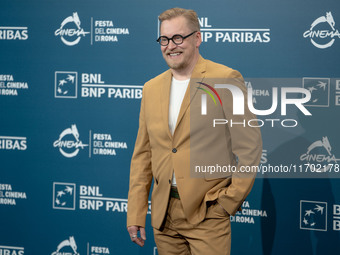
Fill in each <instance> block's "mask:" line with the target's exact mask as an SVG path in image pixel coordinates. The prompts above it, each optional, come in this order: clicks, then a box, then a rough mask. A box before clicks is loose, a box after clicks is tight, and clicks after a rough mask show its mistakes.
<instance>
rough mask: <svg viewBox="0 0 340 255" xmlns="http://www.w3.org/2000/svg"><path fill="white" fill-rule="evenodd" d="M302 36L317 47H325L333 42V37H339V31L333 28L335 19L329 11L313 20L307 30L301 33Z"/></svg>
mask: <svg viewBox="0 0 340 255" xmlns="http://www.w3.org/2000/svg"><path fill="white" fill-rule="evenodd" d="M303 37H304V38H310V42H311V43H312V44H313V45H314V46H315V47H317V48H319V49H326V48H329V47H331V46H332V45H333V44H334V41H335V38H340V33H339V31H338V30H337V29H335V21H334V18H333V15H332V13H331V12H326V16H321V17H319V18H317V19H316V20H314V21H313V23H312V25H311V26H310V28H309V30H307V31H305V32H304V33H303Z"/></svg>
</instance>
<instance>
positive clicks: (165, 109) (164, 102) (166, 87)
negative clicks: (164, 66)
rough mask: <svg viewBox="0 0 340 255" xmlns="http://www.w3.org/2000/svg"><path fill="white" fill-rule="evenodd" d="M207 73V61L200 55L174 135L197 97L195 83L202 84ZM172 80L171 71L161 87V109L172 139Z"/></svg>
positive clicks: (167, 73)
mask: <svg viewBox="0 0 340 255" xmlns="http://www.w3.org/2000/svg"><path fill="white" fill-rule="evenodd" d="M205 72H206V60H205V59H204V58H202V56H201V55H200V56H199V58H198V61H197V63H196V65H195V68H194V70H193V72H192V74H191V77H190V82H189V86H188V88H187V90H186V92H185V95H184V98H183V102H182V105H181V109H180V111H179V114H178V118H177V123H176V127H175V131H174V134H175V133H176V129H177V127H178V125H179V124H180V123H181V121H182V118H183V116H184V113H185V112H186V111H187V110H188V107H189V105H190V102H191V101H192V99H193V97H194V96H195V94H196V92H197V89H196V87H197V84H194V83H196V82H197V80H200V81H201V82H202V81H203V78H204V76H205ZM193 79H194V80H193ZM171 80H172V73H171V70H170V69H169V70H168V71H166V72H165V76H164V80H163V84H162V86H161V107H162V113H163V114H162V115H163V122H164V125H166V126H167V133H168V135H169V137H170V138H172V135H171V133H170V130H169V102H170V88H171Z"/></svg>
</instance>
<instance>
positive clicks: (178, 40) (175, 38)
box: [157, 31, 197, 46]
mask: <svg viewBox="0 0 340 255" xmlns="http://www.w3.org/2000/svg"><path fill="white" fill-rule="evenodd" d="M196 32H197V31H194V32H192V33H191V34H188V35H186V36H182V35H174V36H173V37H171V38H168V37H166V36H160V37H159V38H158V39H157V42H158V43H159V44H160V45H162V46H167V45H168V44H169V42H170V40H171V41H173V43H174V44H176V45H180V44H182V43H183V41H184V39H185V38H188V37H189V36H191V35H193V34H194V33H196Z"/></svg>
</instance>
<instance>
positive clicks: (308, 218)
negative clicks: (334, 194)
mask: <svg viewBox="0 0 340 255" xmlns="http://www.w3.org/2000/svg"><path fill="white" fill-rule="evenodd" d="M300 229H306V230H318V231H327V203H325V202H315V201H305V200H301V201H300Z"/></svg>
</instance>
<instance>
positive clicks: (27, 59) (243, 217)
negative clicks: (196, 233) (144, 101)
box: [0, 0, 340, 255]
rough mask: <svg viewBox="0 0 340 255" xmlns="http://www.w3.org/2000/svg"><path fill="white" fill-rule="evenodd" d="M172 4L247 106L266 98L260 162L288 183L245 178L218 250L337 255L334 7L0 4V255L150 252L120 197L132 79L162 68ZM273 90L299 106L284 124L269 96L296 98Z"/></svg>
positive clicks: (338, 101) (339, 157) (339, 23)
mask: <svg viewBox="0 0 340 255" xmlns="http://www.w3.org/2000/svg"><path fill="white" fill-rule="evenodd" d="M176 6H178V7H183V8H191V9H194V10H196V11H197V13H198V16H199V21H200V25H201V31H202V35H203V38H202V40H203V43H202V45H201V54H202V56H203V57H205V58H207V59H211V60H213V61H215V62H219V63H222V64H225V65H227V66H230V67H232V68H234V69H237V70H239V71H240V72H241V73H242V74H243V76H244V77H245V81H246V85H247V86H248V87H249V88H252V90H253V99H252V100H253V105H254V107H255V108H256V109H269V108H270V106H271V105H272V101H273V100H274V99H278V100H277V101H278V106H277V107H276V108H275V111H274V112H273V113H271V114H270V115H267V116H258V119H260V121H259V125H261V129H262V134H263V143H264V145H263V154H262V159H261V165H262V166H263V167H264V168H262V169H267V171H270V170H271V171H274V172H275V171H280V172H282V171H283V172H284V171H287V172H288V171H290V173H291V174H290V175H287V176H284V174H281V175H280V176H277V177H278V178H275V176H273V175H267V176H266V173H264V174H263V173H261V174H260V175H261V176H260V175H259V176H260V177H265V178H257V180H256V182H255V185H254V188H253V190H252V192H251V194H250V195H249V197H248V198H247V200H246V201H245V202H244V203H243V210H242V211H241V212H238V213H237V214H236V215H235V216H234V217H231V221H232V233H233V235H232V254H256V255H262V254H263V255H269V254H275V255H281V254H282V255H283V254H308V255H309V254H318V255H319V254H320V255H321V254H322V255H324V254H340V246H339V241H340V236H339V233H340V179H339V178H338V177H339V176H340V172H339V164H340V138H339V132H340V114H339V111H340V58H339V56H340V55H339V53H340V33H339V30H340V8H339V7H340V2H339V1H337V0H325V1H317V0H311V1H308V2H307V1H291V0H288V1H270V0H257V1H252V0H240V1H231V0H229V1H216V0H212V1H203V0H198V1H177V0H175V1H155V0H149V1H146V0H144V1H136V0H125V1H114V0H101V1H90V0H83V1H75V0H72V1H64V0H60V1H56V0H48V1H46V0H45V1H44V0H32V1H23V0H11V1H8V0H2V1H1V3H0V107H1V108H0V120H1V121H0V159H1V161H0V216H1V217H0V254H1V255H14V254H16V255H23V254H27V255H28V254H44V255H52V254H55V255H58V254H59V255H66V254H67V255H72V254H81V255H99V254H100V255H101V254H143V255H156V254H158V253H157V248H156V247H155V243H154V240H153V233H152V228H151V225H150V214H148V215H147V238H148V239H147V242H146V245H145V246H144V247H143V248H140V247H137V246H136V245H134V244H133V243H131V241H130V238H129V235H128V234H127V231H126V211H127V193H128V183H129V172H130V170H129V166H130V159H131V155H132V152H133V147H134V142H135V138H136V134H137V129H138V115H139V108H140V102H141V97H142V88H143V84H144V83H145V82H146V81H147V80H149V79H151V78H152V77H154V76H156V75H158V74H159V73H161V72H163V71H164V70H166V69H167V66H166V64H165V63H164V60H163V58H162V55H161V52H160V49H159V45H158V44H157V43H156V41H155V40H156V39H157V37H158V27H159V24H158V21H157V16H158V15H159V14H160V13H161V12H162V11H164V10H166V9H168V8H172V7H176ZM283 87H298V88H304V89H305V90H304V91H308V92H309V94H310V95H311V98H310V100H309V101H308V102H307V103H305V104H304V105H303V107H300V108H298V107H297V105H295V106H294V105H288V106H287V114H286V115H285V114H284V113H283V112H282V109H281V108H280V107H281V104H282V98H281V96H282V95H285V96H287V98H292V97H293V98H294V97H296V98H300V99H301V96H302V97H303V93H295V94H294V93H286V94H285V92H284V90H282V88H283ZM275 88H276V90H277V93H276V92H275ZM274 92H275V93H274ZM273 97H274V99H273ZM274 106H275V105H274ZM155 107H158V106H157V105H155ZM303 108H305V109H306V110H308V111H309V112H310V113H311V114H312V115H311V116H310V115H307V114H305V113H306V112H305V113H304V112H303V111H302V110H301V109H303ZM248 124H249V123H248ZM249 125H254V122H252V123H250V124H249ZM305 172H309V173H310V174H309V175H303V174H302V173H305ZM318 172H322V173H318ZM295 173H296V174H295ZM337 173H338V174H337ZM338 175H339V176H338ZM266 177H267V178H266ZM272 177H274V178H272ZM315 177H316V178H315ZM149 213H150V211H149Z"/></svg>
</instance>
